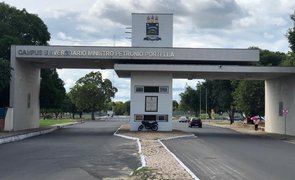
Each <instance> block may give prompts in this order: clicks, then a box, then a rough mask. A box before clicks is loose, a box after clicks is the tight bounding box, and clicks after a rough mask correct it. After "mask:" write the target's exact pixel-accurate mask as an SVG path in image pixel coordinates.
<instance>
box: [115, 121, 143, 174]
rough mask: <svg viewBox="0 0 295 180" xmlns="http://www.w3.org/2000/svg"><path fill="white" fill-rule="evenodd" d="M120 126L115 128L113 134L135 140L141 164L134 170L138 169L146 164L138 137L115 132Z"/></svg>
mask: <svg viewBox="0 0 295 180" xmlns="http://www.w3.org/2000/svg"><path fill="white" fill-rule="evenodd" d="M120 128H121V127H119V128H118V129H117V131H116V132H115V133H114V136H118V137H121V138H125V139H131V140H136V142H137V146H138V154H139V156H140V161H141V166H140V167H138V168H137V169H136V170H139V169H141V168H143V167H145V166H146V161H145V157H144V155H143V154H142V151H141V143H140V140H139V138H134V137H130V136H125V135H121V134H117V132H118V131H119V130H120ZM133 173H134V171H133V172H131V173H130V176H132V175H133Z"/></svg>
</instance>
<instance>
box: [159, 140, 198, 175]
mask: <svg viewBox="0 0 295 180" xmlns="http://www.w3.org/2000/svg"><path fill="white" fill-rule="evenodd" d="M187 137H192V136H191V135H190V136H187ZM179 138H182V137H179ZM171 139H177V138H171ZM161 140H165V139H159V140H158V142H159V143H160V144H161V145H162V146H163V147H164V148H165V149H166V151H168V153H169V154H171V155H172V157H174V159H175V160H176V161H177V162H178V163H179V164H180V165H181V166H182V167H183V168H184V169H185V170H186V172H188V173H189V174H190V175H191V177H192V178H193V179H194V180H200V178H198V177H197V176H196V175H195V174H194V173H193V172H192V171H191V170H190V169H189V168H188V167H187V166H186V165H184V164H183V162H182V161H180V160H179V159H178V157H177V156H176V155H175V154H173V153H172V152H171V151H170V150H169V149H168V148H167V147H166V146H165V145H164V143H163V142H162V141H161ZM167 140H168V139H167Z"/></svg>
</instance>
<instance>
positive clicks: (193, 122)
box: [188, 117, 203, 128]
mask: <svg viewBox="0 0 295 180" xmlns="http://www.w3.org/2000/svg"><path fill="white" fill-rule="evenodd" d="M193 126H198V127H199V128H202V126H203V123H202V120H201V119H200V118H196V117H193V118H191V120H190V121H189V124H188V127H190V128H191V127H193Z"/></svg>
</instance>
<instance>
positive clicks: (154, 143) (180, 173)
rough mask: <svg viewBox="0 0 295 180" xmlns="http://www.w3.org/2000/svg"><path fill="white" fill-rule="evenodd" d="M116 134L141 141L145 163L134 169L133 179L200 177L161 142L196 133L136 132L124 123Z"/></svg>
mask: <svg viewBox="0 0 295 180" xmlns="http://www.w3.org/2000/svg"><path fill="white" fill-rule="evenodd" d="M116 135H121V136H126V137H131V138H136V139H138V140H139V142H140V143H139V146H140V147H139V149H140V151H141V152H140V153H141V154H142V155H143V157H144V163H143V166H142V167H140V168H139V169H137V170H136V171H134V173H133V174H132V175H131V177H130V178H131V179H132V178H133V179H142V178H143V179H198V178H197V177H196V176H195V175H194V174H193V173H192V172H191V171H190V170H189V169H188V168H187V167H186V166H185V165H184V164H182V163H181V161H180V160H179V159H178V158H177V157H176V156H175V155H174V154H173V153H172V152H170V151H169V150H168V149H167V147H166V146H165V145H164V144H163V143H162V142H161V140H167V139H174V138H182V137H191V136H194V135H192V134H190V133H186V132H182V131H178V130H173V131H172V132H158V131H157V132H154V131H143V132H134V131H130V129H129V125H127V124H125V125H122V126H121V127H120V128H119V130H118V131H117V132H116ZM141 169H143V170H141ZM138 172H141V173H138Z"/></svg>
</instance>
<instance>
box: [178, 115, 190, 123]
mask: <svg viewBox="0 0 295 180" xmlns="http://www.w3.org/2000/svg"><path fill="white" fill-rule="evenodd" d="M178 122H185V123H187V122H188V118H187V117H185V116H181V117H180V118H179V119H178Z"/></svg>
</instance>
